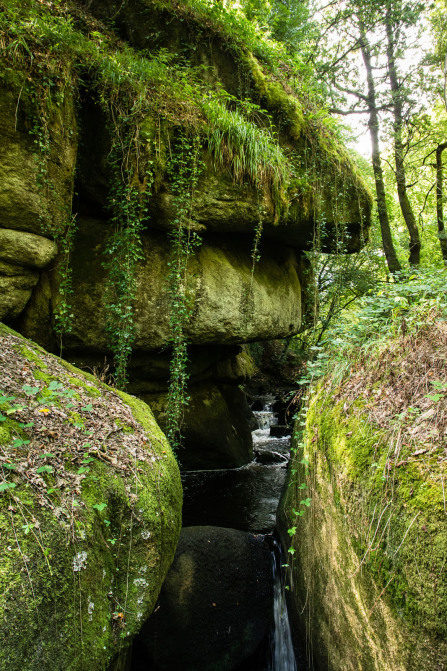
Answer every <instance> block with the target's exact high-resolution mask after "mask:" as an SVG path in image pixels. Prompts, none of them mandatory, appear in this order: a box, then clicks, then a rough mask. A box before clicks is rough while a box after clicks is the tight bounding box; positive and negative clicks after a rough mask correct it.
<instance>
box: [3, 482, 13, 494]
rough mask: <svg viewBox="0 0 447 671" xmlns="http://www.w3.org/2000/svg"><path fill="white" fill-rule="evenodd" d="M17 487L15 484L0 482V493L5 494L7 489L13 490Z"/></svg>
mask: <svg viewBox="0 0 447 671" xmlns="http://www.w3.org/2000/svg"><path fill="white" fill-rule="evenodd" d="M14 487H17V485H16V483H15V482H0V493H1V492H6V491H7V490H8V489H14Z"/></svg>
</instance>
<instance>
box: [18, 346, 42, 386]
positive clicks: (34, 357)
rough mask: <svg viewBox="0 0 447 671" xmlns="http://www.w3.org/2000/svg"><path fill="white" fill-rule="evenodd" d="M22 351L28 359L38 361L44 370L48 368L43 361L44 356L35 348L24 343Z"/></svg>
mask: <svg viewBox="0 0 447 671" xmlns="http://www.w3.org/2000/svg"><path fill="white" fill-rule="evenodd" d="M20 351H21V352H22V354H23V356H24V357H26V358H27V359H28V361H32V362H33V363H36V364H37V365H38V366H39V368H43V369H44V370H45V369H46V368H47V365H46V363H45V362H44V361H42V358H41V357H40V356H39V355H38V354H37V353H36V352H35V351H34V350H32V349H30V348H29V347H26V345H22V347H21V349H20ZM41 379H43V378H41Z"/></svg>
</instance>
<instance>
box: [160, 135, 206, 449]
mask: <svg viewBox="0 0 447 671" xmlns="http://www.w3.org/2000/svg"><path fill="white" fill-rule="evenodd" d="M201 151H202V143H201V139H200V136H199V135H197V134H195V135H193V136H188V135H187V134H186V133H185V132H184V131H182V132H181V133H180V135H179V138H178V141H177V143H176V145H175V147H174V153H173V154H172V156H171V160H170V162H169V166H168V174H169V176H170V179H171V188H172V193H173V195H174V203H173V206H174V212H175V219H174V220H173V222H172V225H173V230H172V231H171V233H170V235H169V237H170V240H171V257H170V261H169V275H168V291H169V302H170V327H171V346H172V356H171V363H170V371H169V372H170V374H169V391H168V402H167V407H166V418H167V420H166V435H167V437H168V440H169V442H170V443H171V446H172V448H173V449H174V450H176V449H177V448H178V447H179V445H180V443H181V439H182V433H181V432H182V423H183V413H184V408H185V406H186V405H187V403H188V401H189V398H188V395H187V382H188V371H187V365H188V353H187V344H188V343H187V334H186V325H187V323H188V320H189V318H190V315H191V311H192V299H193V296H191V295H190V293H189V291H188V264H189V260H190V257H191V255H192V254H193V253H194V252H195V250H196V249H197V247H199V246H200V244H201V238H200V236H199V235H198V233H197V232H196V231H195V230H194V221H193V212H192V202H193V197H194V191H195V189H196V187H197V181H198V179H199V176H200V173H201V171H202V169H203V162H202V158H201Z"/></svg>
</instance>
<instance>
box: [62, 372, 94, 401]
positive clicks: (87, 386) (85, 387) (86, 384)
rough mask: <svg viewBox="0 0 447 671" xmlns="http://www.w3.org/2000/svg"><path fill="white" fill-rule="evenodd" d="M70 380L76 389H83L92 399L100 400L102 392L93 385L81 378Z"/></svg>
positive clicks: (71, 378) (70, 378)
mask: <svg viewBox="0 0 447 671" xmlns="http://www.w3.org/2000/svg"><path fill="white" fill-rule="evenodd" d="M68 379H69V381H70V383H71V384H73V385H74V386H75V387H81V388H82V389H83V390H84V391H85V392H86V393H87V394H88V395H89V396H91V397H92V398H98V397H99V396H101V392H100V390H99V389H98V388H97V387H96V386H94V385H93V384H92V383H90V382H87V381H85V380H81V379H80V378H79V377H69V378H68Z"/></svg>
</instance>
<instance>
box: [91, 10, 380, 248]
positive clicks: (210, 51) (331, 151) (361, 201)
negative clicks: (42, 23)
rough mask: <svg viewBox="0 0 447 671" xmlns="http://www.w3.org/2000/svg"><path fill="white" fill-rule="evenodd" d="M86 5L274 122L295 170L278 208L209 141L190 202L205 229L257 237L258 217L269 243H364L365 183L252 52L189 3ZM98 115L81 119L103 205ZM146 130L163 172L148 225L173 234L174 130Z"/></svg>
mask: <svg viewBox="0 0 447 671" xmlns="http://www.w3.org/2000/svg"><path fill="white" fill-rule="evenodd" d="M89 8H90V11H92V13H94V14H95V15H96V16H98V17H100V18H101V19H104V20H106V21H113V23H114V25H115V26H116V29H117V31H118V33H119V34H120V35H121V36H122V37H123V38H124V39H125V40H126V41H127V42H128V43H129V44H131V45H132V46H133V47H134V48H135V49H137V50H141V49H144V50H146V49H150V50H154V51H155V50H157V49H166V50H167V51H168V52H171V53H182V54H183V55H184V57H185V58H187V59H188V61H189V63H190V64H191V67H192V68H194V67H199V68H201V70H200V74H198V73H197V72H196V76H199V77H201V78H202V79H203V81H204V83H205V85H207V86H209V87H210V88H211V89H216V88H218V87H222V86H223V87H224V89H225V91H227V92H228V93H229V94H230V95H232V96H234V97H235V98H238V99H241V98H242V99H243V98H246V99H250V100H252V101H253V102H255V103H256V104H259V105H260V108H261V110H263V111H262V112H261V115H262V114H265V112H267V114H268V115H269V117H270V119H271V120H272V121H273V123H274V125H275V128H276V131H277V133H278V137H279V143H280V145H281V147H282V148H283V149H284V150H285V152H286V154H287V155H288V156H289V159H290V161H291V162H292V163H293V164H294V172H295V178H294V180H293V183H291V184H290V185H289V187H288V188H287V189H286V190H285V191H284V193H282V194H281V196H280V198H279V200H280V201H281V207H280V208H279V210H280V211H278V208H277V205H278V203H277V202H274V201H275V197H274V196H273V195H272V193H271V192H270V190H269V189H268V188H266V187H265V188H256V186H254V185H253V180H251V181H250V180H249V179H247V180H246V181H245V183H243V184H241V183H239V182H238V181H237V180H236V181H235V180H234V179H233V178H232V175H231V174H230V173H231V170H227V169H226V168H225V167H224V166H222V165H219V161H216V160H215V158H213V156H212V155H211V153H210V152H209V151H208V149H207V143H206V141H205V142H204V151H203V154H202V159H203V170H202V174H201V175H200V177H199V181H198V184H197V186H196V188H195V189H194V196H193V200H192V211H193V212H194V220H195V222H196V224H197V227H198V230H200V231H202V232H209V233H215V232H218V233H226V234H232V233H241V234H252V233H253V230H254V227H255V226H256V225H257V224H258V222H259V220H260V218H261V219H262V221H263V236H264V237H265V238H269V239H273V240H276V241H278V242H280V243H282V244H286V245H289V246H293V247H295V248H297V249H301V250H302V249H312V247H313V244H314V241H315V235H316V232H318V237H319V238H320V239H321V244H322V248H323V250H324V251H342V252H344V251H348V252H352V251H358V250H359V249H360V248H361V247H362V245H363V244H364V242H365V240H366V238H367V235H368V228H369V224H370V217H371V210H372V203H373V201H372V197H371V194H370V192H369V190H368V187H367V186H366V183H365V182H364V180H363V178H362V176H361V175H360V172H359V170H358V168H357V167H356V166H355V164H354V163H353V161H352V160H351V158H350V157H349V155H348V153H347V151H346V150H345V149H344V148H343V147H342V146H341V145H340V144H339V143H338V141H336V140H335V139H334V138H333V137H332V136H331V135H330V133H329V132H328V131H327V130H325V129H324V126H322V125H321V124H313V123H312V121H311V117H312V116H313V114H314V111H311V110H306V109H305V108H304V106H303V104H302V102H301V101H300V100H299V99H298V98H297V97H296V96H295V95H293V94H292V92H291V90H290V88H289V87H288V85H287V82H284V81H280V80H278V79H275V78H274V77H273V76H272V75H271V74H269V73H268V72H267V68H266V67H265V66H264V64H263V63H262V62H261V61H260V60H259V59H258V58H257V57H256V56H255V55H254V54H253V53H251V52H250V51H248V50H247V48H246V47H244V46H242V45H240V44H237V41H235V40H234V39H232V38H231V37H230V36H229V35H226V34H225V31H224V30H222V28H219V27H218V26H217V25H216V24H215V23H214V22H213V20H212V19H210V17H207V16H206V15H201V13H200V11H198V10H197V9H193V8H191V7H188V6H187V5H186V4H185V5H184V6H182V5H172V4H171V3H170V2H159V1H158V0H135V1H134V2H132V3H131V4H129V3H125V4H123V3H121V2H120V1H119V0H116V1H115V0H113V1H112V2H109V1H108V0H107V1H106V0H93V1H92V2H91V3H90V5H89ZM100 117H101V112H100V110H99V108H98V107H96V109H95V108H94V107H92V108H91V110H90V113H89V115H88V116H87V117H86V118H85V121H84V122H83V126H84V132H85V133H86V139H87V142H86V143H85V150H84V151H82V150H81V154H82V155H85V158H84V159H81V170H82V172H85V173H86V174H85V175H84V176H82V175H81V178H80V181H81V190H84V192H85V193H86V195H87V196H88V198H89V199H91V200H92V201H93V202H95V203H96V205H97V206H100V207H104V205H105V203H106V200H107V193H108V188H109V185H108V184H107V170H106V168H105V166H106V156H107V154H108V147H109V145H110V138H108V137H107V129H106V127H105V124H104V123H101V121H100ZM145 125H146V126H147V128H149V129H151V132H149V133H147V137H148V139H149V138H150V139H151V140H152V139H153V138H154V139H156V145H157V162H158V166H157V168H158V170H159V171H160V170H161V173H162V174H161V175H159V176H158V177H157V179H156V193H155V194H154V197H153V201H152V204H151V206H150V208H149V209H150V219H149V221H148V226H153V227H155V228H163V229H170V228H172V227H173V223H172V222H173V221H174V220H175V218H176V216H175V209H174V195H173V193H172V190H171V184H170V179H169V177H168V176H167V175H166V174H163V173H164V170H165V168H166V159H167V156H168V155H169V153H170V151H171V150H170V146H171V143H172V139H173V136H174V135H175V132H176V129H175V125H173V124H171V123H169V122H166V121H164V122H162V123H160V121H159V119H158V117H154V118H151V117H148V118H147V121H146V124H145ZM91 140H93V142H92V143H91ZM153 146H154V145H153V142H148V143H147V145H146V147H145V148H143V150H142V153H141V160H142V162H143V163H144V161H145V160H148V159H149V160H151V159H154V155H153V154H154V151H153ZM92 156H93V157H94V160H93V161H92V160H91V159H92ZM277 195H278V194H277ZM323 222H324V225H322V224H323ZM174 225H175V224H174Z"/></svg>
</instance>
